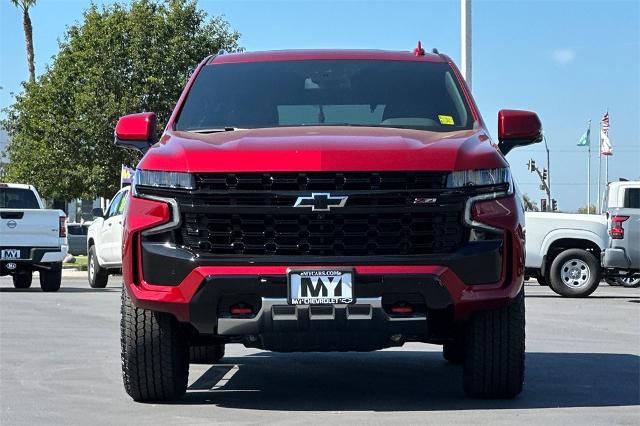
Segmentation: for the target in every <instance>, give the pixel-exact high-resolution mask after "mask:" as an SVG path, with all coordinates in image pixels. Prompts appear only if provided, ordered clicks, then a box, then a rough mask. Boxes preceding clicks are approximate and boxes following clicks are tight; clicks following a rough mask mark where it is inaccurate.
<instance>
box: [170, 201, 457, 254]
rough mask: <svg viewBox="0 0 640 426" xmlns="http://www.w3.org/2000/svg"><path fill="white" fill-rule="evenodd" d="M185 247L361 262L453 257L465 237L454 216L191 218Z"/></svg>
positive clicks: (185, 231) (184, 235) (204, 215)
mask: <svg viewBox="0 0 640 426" xmlns="http://www.w3.org/2000/svg"><path fill="white" fill-rule="evenodd" d="M181 236H182V242H183V244H184V245H186V246H188V247H189V248H191V249H192V250H195V251H199V252H207V253H215V254H234V255H253V256H260V255H292V256H333V255H335V256H362V255H413V254H427V253H443V252H449V251H451V250H453V249H454V248H456V247H457V246H458V245H459V244H460V241H461V239H462V237H463V230H462V227H461V226H460V217H459V216H458V215H455V214H447V213H431V212H415V213H401V214H396V213H383V214H379V213H369V214H342V213H341V214H333V213H332V214H318V213H302V214H295V213H293V214H292V213H287V214H267V215H264V214H215V213H186V214H184V224H183V226H182V235H181Z"/></svg>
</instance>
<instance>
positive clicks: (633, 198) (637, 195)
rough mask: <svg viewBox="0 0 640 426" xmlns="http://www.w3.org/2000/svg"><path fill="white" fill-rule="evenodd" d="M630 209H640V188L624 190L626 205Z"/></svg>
mask: <svg viewBox="0 0 640 426" xmlns="http://www.w3.org/2000/svg"><path fill="white" fill-rule="evenodd" d="M623 207H626V208H629V209H640V188H628V189H627V190H626V191H624V205H623Z"/></svg>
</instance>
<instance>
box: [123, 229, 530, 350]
mask: <svg viewBox="0 0 640 426" xmlns="http://www.w3.org/2000/svg"><path fill="white" fill-rule="evenodd" d="M139 247H140V252H139V253H141V255H140V258H141V261H140V262H135V263H129V262H127V261H125V283H126V284H127V288H128V290H129V293H130V295H131V297H132V299H133V301H134V303H135V304H136V305H137V306H138V307H141V308H145V309H151V310H156V311H163V312H168V313H171V314H173V315H174V316H175V317H176V318H177V319H178V320H179V321H182V322H185V323H190V324H192V325H193V326H194V328H195V329H196V330H197V331H198V332H199V333H200V334H206V335H217V336H227V337H229V338H236V337H238V338H240V337H239V336H242V339H245V338H247V337H248V336H253V338H257V339H256V340H253V341H246V339H245V340H244V341H243V343H245V344H248V345H254V346H255V345H259V346H260V347H265V348H275V347H278V348H279V349H278V350H297V349H295V348H297V347H301V346H302V344H301V343H295V342H291V345H290V346H287V345H280V346H277V345H276V344H275V343H273V342H274V341H277V340H278V339H281V340H282V338H281V337H277V336H281V335H280V334H279V332H280V331H281V330H282V329H283V328H282V327H284V329H287V327H293V329H295V330H297V331H299V332H300V333H298V334H297V336H298V340H299V342H304V341H305V340H304V339H306V338H307V337H305V336H306V334H305V333H306V332H308V331H310V330H314V328H313V327H315V324H318V326H321V327H330V328H331V327H333V328H334V329H333V330H332V331H331V330H327V332H329V331H331V332H339V333H340V334H343V333H346V335H349V333H351V332H354V333H355V334H358V333H363V332H364V331H365V330H364V329H367V330H371V331H374V332H377V333H378V334H379V335H380V336H382V337H380V339H382V340H385V341H387V340H388V339H389V338H390V336H392V335H395V334H402V335H403V336H413V337H411V338H410V340H421V341H424V340H426V339H430V340H432V339H434V338H437V336H438V333H437V328H438V327H437V326H436V327H435V329H434V327H433V326H430V324H429V318H437V319H438V320H441V319H442V317H443V316H447V318H448V320H449V322H452V321H456V320H459V321H460V320H465V319H467V318H468V317H469V316H470V315H471V314H473V312H475V311H477V310H484V309H492V308H494V307H499V306H502V305H504V304H506V303H508V302H509V301H510V300H511V299H512V298H513V297H515V296H516V295H517V293H518V292H519V290H520V288H521V286H522V275H518V274H514V273H513V270H514V268H513V267H511V266H509V265H508V264H509V261H510V256H508V255H507V256H505V255H504V251H505V248H504V247H503V243H502V242H501V241H484V242H477V244H475V245H468V246H466V247H465V248H463V249H461V250H460V251H458V252H455V253H452V254H450V255H447V256H446V257H445V256H442V257H440V258H437V259H436V258H434V259H421V261H423V262H426V261H429V262H430V263H432V264H429V265H425V264H406V263H405V264H401V263H399V262H398V260H399V259H397V258H390V259H386V260H385V261H382V260H381V259H380V258H377V259H371V260H370V262H369V263H368V264H367V263H366V262H365V261H366V259H362V258H360V259H359V262H358V263H350V262H351V261H352V259H347V258H342V259H337V258H332V259H309V258H307V259H305V262H304V263H302V262H296V261H295V259H291V258H290V259H289V263H288V264H285V265H282V264H280V265H273V264H267V263H266V262H263V263H256V262H255V261H248V260H247V259H238V260H237V262H236V264H233V262H232V261H230V260H229V259H228V258H227V259H212V258H206V257H194V256H188V255H187V254H188V253H189V252H188V251H186V250H181V249H178V248H176V247H172V246H170V245H166V244H165V245H162V244H148V243H143V244H141V245H140V246H139ZM503 258H504V259H505V261H503ZM394 261H395V262H397V263H394ZM404 261H405V262H407V259H406V258H405V259H404ZM414 262H415V261H414ZM221 263H223V264H221ZM224 263H226V264H224ZM127 264H129V265H132V266H134V265H135V267H136V269H135V273H133V272H132V271H131V272H130V270H129V269H128V268H127V267H126V265H127ZM344 265H348V266H350V267H353V270H354V273H355V284H354V289H355V290H354V291H355V296H356V298H357V299H358V300H357V303H356V305H366V306H362V307H361V308H358V309H356V310H358V311H362V312H364V311H367V313H366V315H367V318H368V321H364V320H362V318H361V319H359V320H355V319H354V318H355V317H353V315H354V314H353V312H351V311H352V310H353V309H349V307H346V306H344V307H341V306H339V307H337V308H335V309H334V310H333V311H332V312H331V313H330V315H332V318H333V319H332V320H331V321H328V318H324V319H322V320H319V319H317V318H319V317H316V320H312V317H313V314H314V312H313V310H309V308H298V309H294V311H293V312H289V311H287V309H289V310H290V308H287V306H288V305H287V304H286V297H287V287H286V274H287V268H288V267H291V266H296V267H317V266H324V267H339V266H344ZM136 276H137V278H138V279H131V278H133V277H136ZM461 277H464V278H465V279H466V280H465V279H462V278H461ZM505 277H508V278H507V279H505ZM153 280H163V281H161V282H160V283H158V282H154V281H153ZM174 280H175V282H177V285H176V284H174ZM469 281H471V284H470V283H469ZM393 294H410V295H413V296H415V295H418V296H419V298H420V300H419V302H420V303H421V304H423V305H424V307H425V315H424V316H423V317H420V318H418V317H416V318H414V319H410V320H407V319H405V318H403V319H402V320H396V319H395V318H393V317H390V316H389V315H388V312H386V311H385V310H384V309H383V308H380V307H379V306H381V305H384V302H385V299H387V298H388V297H391V296H390V295H393ZM232 296H235V297H236V300H235V301H236V302H241V301H246V300H241V299H243V298H244V299H247V300H251V301H252V305H254V306H256V308H257V309H256V315H255V316H254V317H252V318H241V319H231V318H225V313H224V312H221V310H220V306H221V303H223V300H225V298H228V297H232ZM283 301H284V302H283ZM258 307H259V308H258ZM274 307H275V311H274ZM283 312H284V313H283ZM281 314H282V315H284V318H282V315H281ZM322 315H329V314H328V313H326V312H324V313H323V314H322ZM350 315H351V320H349V316H350ZM287 316H289V317H288V318H287ZM292 316H295V318H296V320H295V321H293V322H292V321H291V319H292ZM321 324H324V325H321ZM340 324H342V325H340ZM289 331H291V330H290V329H289ZM274 336H276V337H274ZM406 338H408V337H406ZM270 339H272V340H270ZM291 339H292V338H291ZM300 339H301V340H300ZM354 339H355V338H354ZM367 340H368V341H369V342H371V341H372V340H375V339H367ZM307 343H308V342H307ZM387 343H388V342H387ZM380 344H381V343H380V341H377V343H375V345H380ZM375 345H374V346H375ZM305 346H306V347H310V346H309V345H305ZM320 346H321V347H326V345H320ZM360 346H362V345H359V346H358V347H360ZM289 347H291V349H288V348H289ZM314 347H315V346H314ZM347 347H348V345H347Z"/></svg>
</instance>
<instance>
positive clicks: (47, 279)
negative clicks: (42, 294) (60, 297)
mask: <svg viewBox="0 0 640 426" xmlns="http://www.w3.org/2000/svg"><path fill="white" fill-rule="evenodd" d="M61 282H62V263H57V264H53V265H52V269H49V270H41V271H40V288H41V289H42V291H58V290H60V283H61Z"/></svg>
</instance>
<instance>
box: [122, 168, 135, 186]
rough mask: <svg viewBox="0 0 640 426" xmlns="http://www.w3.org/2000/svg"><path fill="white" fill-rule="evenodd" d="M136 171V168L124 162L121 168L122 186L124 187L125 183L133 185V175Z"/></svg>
mask: <svg viewBox="0 0 640 426" xmlns="http://www.w3.org/2000/svg"><path fill="white" fill-rule="evenodd" d="M135 173H136V170H135V169H132V168H131V167H127V166H125V165H124V164H123V165H122V168H121V169H120V187H121V188H122V187H123V186H124V185H131V182H132V181H133V175H134V174H135Z"/></svg>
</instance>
